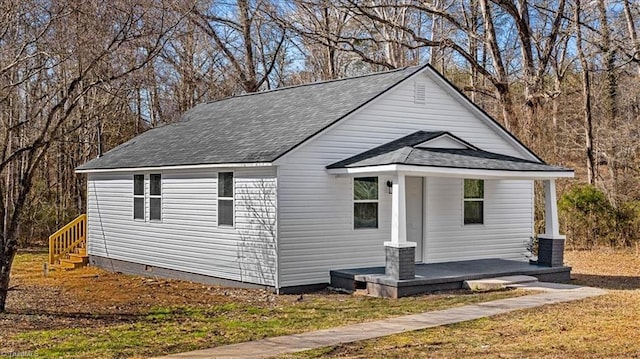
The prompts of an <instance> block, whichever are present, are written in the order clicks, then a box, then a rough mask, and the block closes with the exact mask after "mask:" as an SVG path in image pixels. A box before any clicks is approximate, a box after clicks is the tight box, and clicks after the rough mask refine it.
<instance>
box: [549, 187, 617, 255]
mask: <svg viewBox="0 0 640 359" xmlns="http://www.w3.org/2000/svg"><path fill="white" fill-rule="evenodd" d="M558 210H559V215H560V217H561V218H562V223H563V227H564V232H565V233H566V234H567V237H568V240H569V242H568V244H570V245H573V246H576V247H579V248H593V247H594V246H596V245H598V244H610V243H609V242H610V240H611V239H612V238H611V237H612V236H613V237H616V233H615V223H616V211H615V209H614V208H613V206H612V205H611V203H610V202H609V200H608V199H607V197H606V195H605V194H604V193H603V192H602V191H600V190H599V189H597V188H596V187H594V186H592V185H588V184H581V185H577V186H574V187H573V188H571V189H570V190H569V191H568V192H566V193H564V194H563V195H562V196H561V197H560V200H559V201H558Z"/></svg>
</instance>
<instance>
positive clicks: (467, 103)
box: [423, 67, 539, 161]
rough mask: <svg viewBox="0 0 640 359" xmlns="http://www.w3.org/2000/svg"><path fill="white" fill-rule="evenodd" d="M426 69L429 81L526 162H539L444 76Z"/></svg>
mask: <svg viewBox="0 0 640 359" xmlns="http://www.w3.org/2000/svg"><path fill="white" fill-rule="evenodd" d="M427 68H428V69H429V71H423V72H424V73H425V74H428V76H429V78H430V79H431V80H433V81H434V82H436V83H437V84H440V85H441V86H442V88H444V89H445V91H446V92H447V93H449V94H450V95H451V96H453V97H454V98H455V99H457V100H458V101H459V102H460V103H461V104H462V105H463V106H464V107H466V108H467V109H468V110H469V111H471V112H472V113H474V114H476V116H477V117H478V118H480V119H482V121H483V122H484V123H485V124H487V125H488V126H489V127H490V128H491V129H493V130H494V131H495V132H496V133H497V134H498V136H500V137H502V138H504V139H505V140H507V142H509V143H511V144H512V145H513V146H515V147H516V148H518V149H519V150H520V152H521V153H522V154H523V155H525V157H526V158H525V159H528V160H531V161H539V159H538V158H537V157H536V156H535V155H534V154H533V153H532V152H531V150H529V149H528V148H526V147H525V146H524V145H523V144H522V143H520V142H518V141H517V140H515V139H514V138H513V137H511V136H510V135H509V134H508V133H505V132H506V131H507V130H506V129H504V128H503V127H501V126H500V125H498V124H497V120H494V119H492V118H489V117H488V116H487V114H485V113H484V112H483V111H481V110H480V109H479V108H478V106H477V105H476V104H474V103H473V102H472V101H471V100H470V99H469V98H467V97H466V96H464V95H463V94H462V93H461V92H460V91H458V89H456V88H453V87H452V86H453V85H452V84H450V83H448V82H447V81H446V80H443V79H442V77H444V75H438V74H436V73H433V70H432V69H431V68H430V67H427ZM441 76H442V77H441Z"/></svg>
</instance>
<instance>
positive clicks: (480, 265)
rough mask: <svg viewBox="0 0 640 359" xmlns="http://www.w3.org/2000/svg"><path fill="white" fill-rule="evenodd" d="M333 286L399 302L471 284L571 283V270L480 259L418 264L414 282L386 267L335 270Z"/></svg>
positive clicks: (332, 276) (332, 279)
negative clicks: (510, 279)
mask: <svg viewBox="0 0 640 359" xmlns="http://www.w3.org/2000/svg"><path fill="white" fill-rule="evenodd" d="M330 274H331V286H332V287H335V288H344V289H347V290H356V289H364V288H366V289H367V291H368V293H369V294H370V295H374V296H379V297H388V298H399V297H405V296H409V295H415V294H420V293H426V292H434V291H441V290H453V289H461V288H462V287H463V283H464V282H465V281H467V280H474V279H485V278H495V277H503V276H514V275H527V276H532V277H536V278H538V280H540V281H545V282H567V281H569V279H570V274H571V267H567V266H563V265H561V266H555V267H549V266H546V265H539V264H535V263H529V262H523V261H514V260H506V259H498V258H491V259H477V260H468V261H457V262H444V263H428V264H415V275H414V277H413V278H410V279H403V280H400V279H396V278H394V277H393V276H389V275H386V272H385V267H369V268H353V269H340V270H332V271H331V272H330Z"/></svg>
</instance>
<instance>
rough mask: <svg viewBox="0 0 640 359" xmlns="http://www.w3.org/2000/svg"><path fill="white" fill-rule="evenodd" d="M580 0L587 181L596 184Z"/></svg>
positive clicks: (577, 16)
mask: <svg viewBox="0 0 640 359" xmlns="http://www.w3.org/2000/svg"><path fill="white" fill-rule="evenodd" d="M580 12H581V10H580V0H576V6H575V10H574V23H575V24H576V48H577V50H578V56H579V57H580V65H581V66H582V96H583V101H584V102H583V113H584V137H585V152H586V155H587V182H588V183H589V184H592V185H593V184H595V182H596V174H595V164H596V159H595V156H594V154H593V119H592V115H591V82H590V80H589V71H588V69H589V64H588V63H587V58H586V56H585V54H584V50H583V49H582V29H581V28H580Z"/></svg>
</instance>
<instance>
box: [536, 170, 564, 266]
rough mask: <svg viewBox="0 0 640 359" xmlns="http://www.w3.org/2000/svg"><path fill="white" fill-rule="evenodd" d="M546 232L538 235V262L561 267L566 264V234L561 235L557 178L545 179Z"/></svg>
mask: <svg viewBox="0 0 640 359" xmlns="http://www.w3.org/2000/svg"><path fill="white" fill-rule="evenodd" d="M544 218H545V233H544V234H540V235H538V264H540V265H544V266H548V267H561V266H562V265H563V264H564V241H565V236H563V235H560V226H559V225H558V202H557V200H556V181H555V179H548V180H544Z"/></svg>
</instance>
